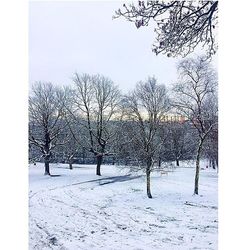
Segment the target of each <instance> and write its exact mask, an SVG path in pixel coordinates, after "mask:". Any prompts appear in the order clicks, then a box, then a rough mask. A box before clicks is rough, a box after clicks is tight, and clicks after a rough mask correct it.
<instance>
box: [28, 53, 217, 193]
mask: <svg viewBox="0 0 250 250" xmlns="http://www.w3.org/2000/svg"><path fill="white" fill-rule="evenodd" d="M72 79H73V83H72V85H71V86H70V87H69V86H67V87H58V86H55V85H53V84H52V83H43V82H37V83H35V84H33V86H32V92H31V94H30V97H29V158H30V161H43V162H44V163H45V174H46V175H50V168H49V164H50V163H51V162H63V163H68V164H69V168H70V169H72V168H73V167H72V164H73V163H77V162H78V163H82V164H90V163H95V164H96V174H97V175H101V165H102V164H103V163H108V164H120V165H125V166H130V168H132V169H133V170H134V171H136V170H138V169H142V170H144V171H145V173H146V177H147V195H148V197H149V198H152V195H151V190H150V174H151V172H152V171H154V170H155V169H157V168H162V162H167V161H175V162H176V165H177V166H179V165H180V161H182V160H187V159H195V160H196V176H195V188H194V193H195V194H198V182H199V170H200V158H201V157H202V155H203V156H204V157H206V158H208V159H209V160H210V162H211V165H212V166H213V167H216V166H217V167H218V125H217V120H218V117H217V75H216V72H215V70H214V69H213V68H212V67H211V65H210V64H209V62H207V61H206V60H205V59H204V58H203V57H199V58H196V59H185V60H183V61H181V62H180V63H179V64H178V81H177V82H176V83H175V84H173V85H172V86H168V88H167V87H166V85H165V84H159V83H158V82H157V79H156V78H155V77H148V79H147V80H145V81H141V82H138V83H137V85H136V87H135V89H134V90H132V91H130V92H129V93H127V94H122V93H121V91H120V89H119V88H118V86H117V85H116V84H115V83H114V82H113V81H112V80H111V79H109V78H108V77H104V76H101V75H89V74H80V73H75V75H74V76H73V78H72ZM166 118H168V119H166ZM177 118H178V119H177Z"/></svg>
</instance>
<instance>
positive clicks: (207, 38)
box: [114, 0, 218, 57]
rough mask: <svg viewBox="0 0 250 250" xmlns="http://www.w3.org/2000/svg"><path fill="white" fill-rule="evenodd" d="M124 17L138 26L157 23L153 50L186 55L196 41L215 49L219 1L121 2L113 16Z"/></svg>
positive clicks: (168, 54) (209, 50) (210, 51)
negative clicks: (151, 22) (127, 3)
mask: <svg viewBox="0 0 250 250" xmlns="http://www.w3.org/2000/svg"><path fill="white" fill-rule="evenodd" d="M121 16H123V17H125V18H126V20H128V21H130V22H134V23H135V25H136V27H137V28H140V27H143V26H148V24H149V22H150V20H154V21H155V22H156V24H157V27H156V28H155V33H156V41H155V42H154V44H153V52H155V53H156V54H159V53H163V54H167V56H172V57H176V56H178V55H181V56H186V55H188V54H189V53H191V52H192V51H193V50H194V49H195V48H196V47H197V46H198V45H199V44H201V45H202V46H203V47H206V49H207V54H208V55H209V56H211V55H212V54H215V52H216V50H217V42H216V32H217V29H216V28H217V26H218V25H217V24H218V1H203V0H201V1H138V4H134V3H131V4H129V5H126V4H123V8H121V9H118V10H117V11H116V13H115V16H114V18H118V17H121Z"/></svg>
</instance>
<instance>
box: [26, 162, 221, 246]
mask: <svg viewBox="0 0 250 250" xmlns="http://www.w3.org/2000/svg"><path fill="white" fill-rule="evenodd" d="M74 167H75V168H74V169H73V170H69V169H68V165H66V164H65V165H64V164H60V165H57V164H51V173H52V174H53V175H55V176H54V177H50V176H44V175H43V172H44V167H43V164H40V163H39V164H37V165H36V166H34V165H31V166H30V167H29V235H30V241H29V247H30V249H32V250H33V249H39V250H40V249H61V250H63V249H70V250H78V249H84V250H85V249H86V250H88V249H105V250H106V249H107V250H109V249H110V250H111V249H114V250H117V249H124V250H125V249H126V250H127V249H134V250H139V249H164V250H172V249H173V250H175V249H176V250H177V249H178V250H179V249H202V250H205V249H217V237H218V208H217V206H218V203H217V191H218V190H217V184H218V183H217V182H218V176H217V173H216V171H215V170H211V169H205V170H201V173H200V174H201V176H200V186H199V188H200V190H199V194H200V195H199V196H193V195H192V194H193V186H194V171H195V170H194V168H178V169H176V170H175V171H174V172H170V173H168V175H162V176H161V175H160V173H154V174H152V178H151V184H152V186H151V191H152V195H153V199H148V198H147V196H146V190H145V188H146V183H145V176H144V175H140V174H138V175H130V174H129V173H128V172H126V170H124V169H123V170H121V169H119V168H118V167H115V166H107V165H106V166H102V168H101V170H102V176H100V177H97V176H96V175H95V166H93V165H74ZM57 175H59V176H57Z"/></svg>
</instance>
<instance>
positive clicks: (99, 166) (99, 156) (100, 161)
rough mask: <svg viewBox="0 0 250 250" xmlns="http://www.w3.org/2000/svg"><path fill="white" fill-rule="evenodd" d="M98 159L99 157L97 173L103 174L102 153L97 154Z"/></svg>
mask: <svg viewBox="0 0 250 250" xmlns="http://www.w3.org/2000/svg"><path fill="white" fill-rule="evenodd" d="M96 159H97V165H96V175H101V165H102V159H103V156H102V155H97V156H96Z"/></svg>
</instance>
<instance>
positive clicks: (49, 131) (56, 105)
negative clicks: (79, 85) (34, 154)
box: [29, 82, 66, 175]
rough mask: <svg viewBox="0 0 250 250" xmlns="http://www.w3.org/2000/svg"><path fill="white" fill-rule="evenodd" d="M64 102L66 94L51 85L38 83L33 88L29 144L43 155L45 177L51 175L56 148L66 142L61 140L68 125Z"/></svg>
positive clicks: (30, 103)
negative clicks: (51, 161) (50, 166)
mask: <svg viewBox="0 0 250 250" xmlns="http://www.w3.org/2000/svg"><path fill="white" fill-rule="evenodd" d="M64 100H65V95H64V92H63V91H62V90H61V89H59V88H56V87H54V86H53V85H52V84H51V83H41V82H38V83H36V84H34V85H33V86H32V93H31V95H30V97H29V142H30V144H32V145H34V146H36V147H38V148H39V149H40V152H41V153H42V157H43V158H44V162H45V173H44V174H45V175H50V169H49V163H50V159H51V156H52V152H53V150H54V148H55V147H56V146H58V145H61V144H62V143H64V141H65V140H66V138H60V134H61V133H62V131H63V128H64V127H65V125H66V124H65V121H64V114H65V112H64ZM59 138H60V140H59Z"/></svg>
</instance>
